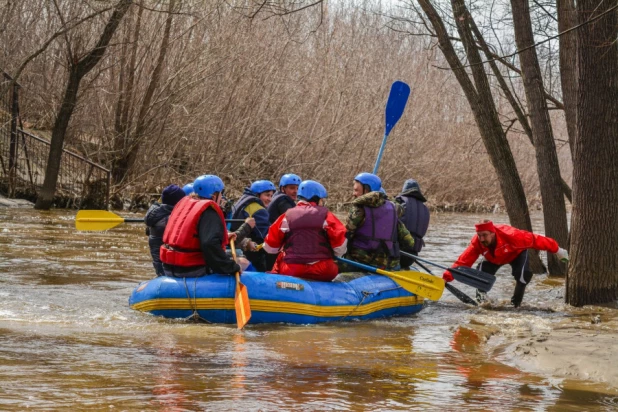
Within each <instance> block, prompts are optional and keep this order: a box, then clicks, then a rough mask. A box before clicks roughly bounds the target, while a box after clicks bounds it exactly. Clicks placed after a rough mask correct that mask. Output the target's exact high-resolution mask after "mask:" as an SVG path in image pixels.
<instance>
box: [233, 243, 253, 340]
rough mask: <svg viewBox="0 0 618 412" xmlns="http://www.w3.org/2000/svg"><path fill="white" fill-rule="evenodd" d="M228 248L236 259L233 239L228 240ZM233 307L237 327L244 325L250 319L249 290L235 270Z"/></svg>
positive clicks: (240, 327)
mask: <svg viewBox="0 0 618 412" xmlns="http://www.w3.org/2000/svg"><path fill="white" fill-rule="evenodd" d="M230 249H232V256H233V257H234V260H236V247H235V245H234V239H232V240H230ZM234 308H235V309H236V324H237V325H238V329H242V328H244V327H245V325H246V324H247V322H249V319H251V306H250V305H249V292H248V291H247V288H246V287H245V285H243V284H242V283H241V281H240V273H238V272H236V290H235V292H234Z"/></svg>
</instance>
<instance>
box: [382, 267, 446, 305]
mask: <svg viewBox="0 0 618 412" xmlns="http://www.w3.org/2000/svg"><path fill="white" fill-rule="evenodd" d="M378 273H380V274H382V275H385V276H388V277H390V278H391V279H393V280H394V281H395V282H397V284H399V285H400V286H401V287H402V288H404V289H405V290H407V291H408V292H410V293H414V294H415V295H418V296H422V297H424V298H427V299H430V300H439V299H440V298H441V297H442V293H443V292H444V280H443V279H442V278H439V277H436V276H432V275H428V274H427V273H423V272H415V271H413V270H405V271H399V272H387V271H383V270H379V271H378Z"/></svg>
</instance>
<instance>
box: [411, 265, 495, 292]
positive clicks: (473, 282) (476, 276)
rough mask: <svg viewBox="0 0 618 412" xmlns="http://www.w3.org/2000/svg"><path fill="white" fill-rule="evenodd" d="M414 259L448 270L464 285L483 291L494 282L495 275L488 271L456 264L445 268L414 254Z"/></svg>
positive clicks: (486, 290) (487, 289)
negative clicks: (454, 266) (453, 266)
mask: <svg viewBox="0 0 618 412" xmlns="http://www.w3.org/2000/svg"><path fill="white" fill-rule="evenodd" d="M414 259H416V260H417V261H420V262H424V263H429V264H430V265H433V266H436V267H439V268H440V269H444V270H448V271H450V272H451V273H452V274H453V277H454V278H455V279H457V280H458V281H459V282H461V283H463V284H464V285H468V286H472V287H473V288H477V289H478V290H482V291H483V292H489V291H490V290H491V288H492V287H493V286H494V283H495V282H496V277H495V276H494V275H490V274H489V273H485V272H481V271H480V270H476V269H472V268H469V267H466V266H458V267H456V268H447V267H446V266H442V265H439V264H437V263H434V262H430V261H429V260H426V259H421V258H420V257H418V256H414Z"/></svg>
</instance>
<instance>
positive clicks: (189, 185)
mask: <svg viewBox="0 0 618 412" xmlns="http://www.w3.org/2000/svg"><path fill="white" fill-rule="evenodd" d="M182 190H183V191H184V192H185V195H187V196H189V195H190V194H191V193H193V183H187V184H186V185H184V186H183V187H182Z"/></svg>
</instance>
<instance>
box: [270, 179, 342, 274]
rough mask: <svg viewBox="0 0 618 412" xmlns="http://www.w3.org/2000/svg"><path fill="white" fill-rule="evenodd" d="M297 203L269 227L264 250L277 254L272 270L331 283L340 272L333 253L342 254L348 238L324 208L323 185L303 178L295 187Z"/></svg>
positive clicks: (333, 216)
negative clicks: (296, 188)
mask: <svg viewBox="0 0 618 412" xmlns="http://www.w3.org/2000/svg"><path fill="white" fill-rule="evenodd" d="M298 197H299V199H300V201H299V202H298V204H297V205H296V206H295V207H293V208H291V209H288V210H287V211H286V212H285V213H284V214H283V215H281V216H279V218H277V220H276V221H275V223H273V224H272V226H270V229H269V230H268V234H267V235H266V239H265V240H264V250H265V251H266V252H268V253H272V254H275V253H279V251H280V249H282V248H283V250H282V251H281V253H279V256H278V257H277V260H276V261H275V265H274V266H273V270H272V272H273V273H280V274H282V275H289V276H296V277H299V278H305V279H311V280H321V281H326V282H330V281H331V280H333V279H334V278H335V277H336V276H337V274H338V273H339V269H338V267H337V264H336V263H335V261H334V260H333V255H335V256H343V255H344V254H345V252H346V250H347V243H348V240H347V239H346V237H345V233H346V229H345V226H344V225H343V223H341V222H340V221H339V219H337V217H335V215H333V214H332V213H331V212H330V211H329V210H328V209H327V208H326V207H324V199H326V197H328V193H327V192H326V189H325V188H324V186H322V185H321V184H320V183H318V182H315V181H313V180H305V181H304V182H302V183H301V184H300V186H299V187H298Z"/></svg>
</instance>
